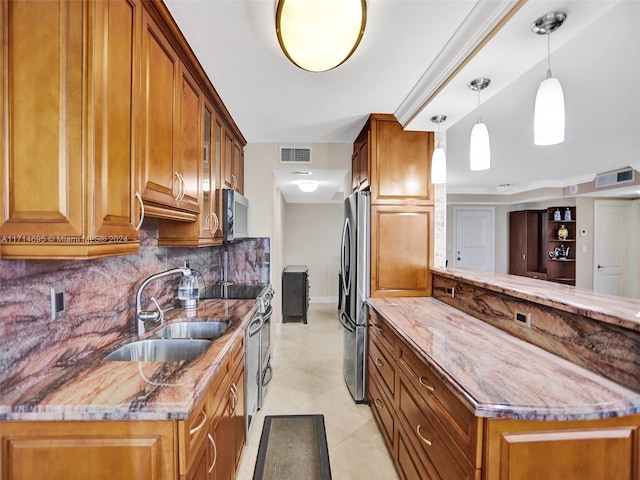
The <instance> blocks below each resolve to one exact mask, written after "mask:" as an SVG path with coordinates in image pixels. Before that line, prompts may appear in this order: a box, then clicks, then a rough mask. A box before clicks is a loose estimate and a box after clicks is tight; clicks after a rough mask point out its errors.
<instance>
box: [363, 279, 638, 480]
mask: <svg viewBox="0 0 640 480" xmlns="http://www.w3.org/2000/svg"><path fill="white" fill-rule="evenodd" d="M432 275H433V297H415V298H395V297H394V298H389V297H388V298H370V299H369V300H368V304H369V307H370V308H369V312H370V314H369V329H368V330H369V349H368V394H369V401H370V404H371V406H372V407H371V408H372V410H373V412H374V416H375V417H376V420H377V421H378V424H379V426H380V429H381V430H382V432H383V434H384V437H385V439H386V441H387V445H388V447H389V450H390V451H391V453H392V455H393V456H394V459H395V461H396V466H397V468H398V470H399V472H400V474H401V477H402V478H447V479H457V478H461V479H473V478H475V479H482V480H496V479H500V480H502V479H509V480H515V479H518V480H525V479H526V480H538V479H541V478H544V479H558V480H560V479H562V480H567V479H576V480H578V479H580V480H586V479H589V480H592V479H593V480H596V479H597V480H612V479H625V480H627V479H628V480H632V479H633V480H639V479H640V468H639V464H638V459H639V458H640V436H639V430H640V383H639V382H640V380H639V378H638V377H640V375H639V374H640V361H639V360H640V333H639V332H640V318H638V316H637V314H638V312H640V302H639V301H637V300H630V299H622V298H617V297H611V296H606V295H598V294H594V293H593V292H586V291H583V290H580V289H576V288H574V287H567V286H563V285H558V284H553V283H550V282H544V281H540V280H535V279H527V278H523V277H514V276H511V275H500V274H493V273H485V272H474V271H465V270H438V269H435V270H433V271H432Z"/></svg>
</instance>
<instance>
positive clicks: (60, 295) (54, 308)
mask: <svg viewBox="0 0 640 480" xmlns="http://www.w3.org/2000/svg"><path fill="white" fill-rule="evenodd" d="M50 290H51V321H55V320H60V319H61V318H64V316H65V314H66V313H67V310H66V308H65V301H64V287H63V286H62V285H56V286H55V287H51V288H50Z"/></svg>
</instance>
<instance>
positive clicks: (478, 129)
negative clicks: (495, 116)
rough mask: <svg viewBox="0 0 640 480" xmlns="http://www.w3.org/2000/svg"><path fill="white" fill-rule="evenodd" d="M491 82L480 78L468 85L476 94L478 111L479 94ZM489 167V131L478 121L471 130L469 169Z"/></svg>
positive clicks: (485, 168)
mask: <svg viewBox="0 0 640 480" xmlns="http://www.w3.org/2000/svg"><path fill="white" fill-rule="evenodd" d="M490 83H491V80H489V79H488V78H484V77H480V78H476V79H475V80H472V81H470V82H469V83H468V85H467V86H468V87H469V88H470V89H471V90H473V91H474V92H478V109H480V92H481V91H482V90H484V89H485V88H487V87H488V86H489V84H490ZM490 166H491V143H490V141H489V130H488V129H487V126H486V125H485V124H484V123H482V121H481V120H480V115H478V122H477V123H476V124H475V125H474V126H473V129H472V130H471V139H470V141H469V168H471V170H487V169H488V168H489V167H490Z"/></svg>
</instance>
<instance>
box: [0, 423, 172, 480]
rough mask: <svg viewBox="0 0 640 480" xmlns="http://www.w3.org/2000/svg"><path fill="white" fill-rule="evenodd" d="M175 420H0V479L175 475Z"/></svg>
mask: <svg viewBox="0 0 640 480" xmlns="http://www.w3.org/2000/svg"><path fill="white" fill-rule="evenodd" d="M174 435H175V422H172V421H160V422H126V421H96V422H94V421H60V422H59V421H51V422H47V421H43V422H2V423H0V436H1V439H2V456H1V457H0V458H1V460H0V474H1V478H2V480H31V479H50V480H86V479H87V478H114V479H115V478H129V479H137V480H160V479H168V478H175V476H176V471H177V465H176V458H175V457H176V455H175V443H174Z"/></svg>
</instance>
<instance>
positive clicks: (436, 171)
mask: <svg viewBox="0 0 640 480" xmlns="http://www.w3.org/2000/svg"><path fill="white" fill-rule="evenodd" d="M446 120H447V116H446V115H435V116H433V117H431V121H432V122H433V123H436V124H438V133H437V134H436V149H435V150H434V151H433V156H432V157H431V183H433V184H440V183H446V182H447V159H446V156H445V153H444V148H442V145H441V140H442V139H441V138H440V124H441V123H442V122H444V121H446Z"/></svg>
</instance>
